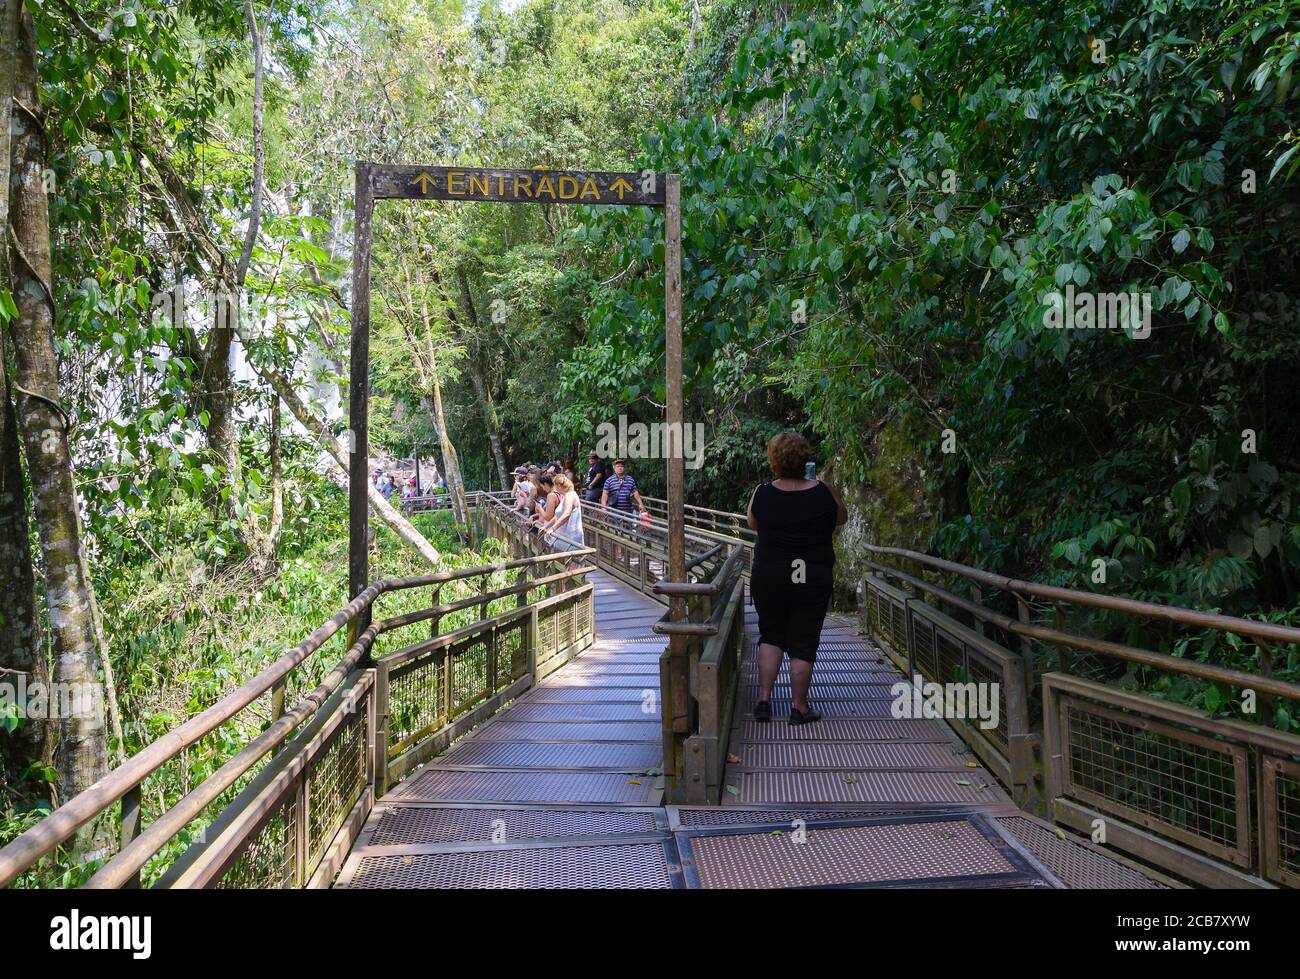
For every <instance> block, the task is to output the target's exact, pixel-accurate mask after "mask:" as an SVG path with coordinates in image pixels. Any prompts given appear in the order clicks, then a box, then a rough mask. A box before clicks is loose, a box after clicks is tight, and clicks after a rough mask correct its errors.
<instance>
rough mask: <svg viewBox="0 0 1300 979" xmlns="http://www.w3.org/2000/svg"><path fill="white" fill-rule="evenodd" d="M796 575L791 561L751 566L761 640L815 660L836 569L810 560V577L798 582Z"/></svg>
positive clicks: (793, 655) (793, 656)
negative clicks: (833, 569)
mask: <svg viewBox="0 0 1300 979" xmlns="http://www.w3.org/2000/svg"><path fill="white" fill-rule="evenodd" d="M792 577H793V576H792V572H791V567H790V565H789V564H788V563H787V564H778V565H774V566H773V565H769V566H764V565H758V564H756V565H754V567H753V568H752V569H751V571H750V578H749V595H750V598H752V599H753V601H754V610H755V611H756V612H757V613H758V641H759V642H760V643H766V644H768V645H769V646H776V647H778V648H779V649H782V650H784V651H785V652H787V653H789V654H790V658H791V659H802V660H807V661H808V662H809V663H812V662H814V661H815V660H816V659H817V645H818V643H820V642H821V637H822V623H823V622H824V621H825V620H826V612H827V610H828V609H829V608H830V604H831V581H832V571H831V568H830V567H822V566H820V565H814V564H809V565H808V566H807V580H806V581H803V582H800V583H797V584H796V583H795V582H794V581H793V580H792Z"/></svg>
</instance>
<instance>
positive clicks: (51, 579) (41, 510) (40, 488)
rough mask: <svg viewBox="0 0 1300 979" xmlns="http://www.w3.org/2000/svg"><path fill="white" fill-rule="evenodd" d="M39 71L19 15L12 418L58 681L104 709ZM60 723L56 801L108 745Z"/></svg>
mask: <svg viewBox="0 0 1300 979" xmlns="http://www.w3.org/2000/svg"><path fill="white" fill-rule="evenodd" d="M38 84H39V82H38V76H37V71H36V38H35V29H34V26H33V23H32V17H31V14H30V13H29V12H26V11H25V12H24V13H23V15H22V26H21V29H20V31H19V43H18V58H17V63H16V66H15V72H14V95H15V103H14V115H13V125H12V132H13V137H12V138H13V145H12V170H11V174H10V202H11V203H10V207H11V211H12V214H11V225H12V233H13V241H14V253H15V255H14V258H15V261H14V263H13V270H14V271H13V283H14V293H15V300H16V303H17V306H18V315H17V316H16V317H14V319H13V320H12V322H11V323H10V333H11V336H12V337H13V342H14V359H15V363H16V367H17V369H16V371H15V385H14V387H15V390H16V391H17V392H18V395H19V397H18V399H17V400H18V420H19V425H20V427H21V428H22V436H23V445H24V448H25V450H26V458H27V469H28V473H29V475H30V478H31V485H32V498H33V501H34V504H35V511H36V526H37V530H38V533H39V536H40V542H41V555H42V558H43V560H44V565H45V598H46V605H47V607H48V609H49V623H50V638H51V639H52V641H53V646H54V656H55V680H56V681H57V682H58V683H60V684H74V685H75V686H72V687H68V688H64V689H67V690H69V691H76V692H78V693H79V694H83V695H85V696H89V697H95V700H94V701H93V702H94V703H95V704H96V705H98V704H102V696H98V697H96V693H97V692H98V693H99V694H100V695H102V690H103V688H102V686H101V681H100V663H99V656H98V655H97V652H96V646H95V629H94V622H93V615H92V608H91V596H90V582H89V581H88V580H87V579H86V576H85V574H84V573H83V567H84V564H83V561H82V554H81V527H80V514H79V513H78V509H77V494H76V489H75V486H74V484H73V472H72V457H71V454H70V452H69V448H68V431H67V422H66V417H65V415H64V413H63V409H62V407H61V406H60V404H59V366H58V361H57V359H56V356H55V352H54V292H53V288H52V282H51V275H52V272H51V263H50V211H49V203H48V201H47V199H46V196H45V188H44V172H45V166H46V145H45V128H44V118H43V116H44V113H43V111H42V110H41V108H40V92H39V90H38ZM69 713H70V714H71V715H72V716H68V717H61V718H60V719H59V735H60V739H59V745H58V754H57V758H58V770H59V790H60V793H61V796H62V798H65V799H66V798H70V797H71V796H73V795H76V794H77V793H78V792H80V791H82V790H83V789H86V788H88V787H89V786H91V785H92V784H93V783H94V782H96V781H98V780H99V779H100V778H102V777H103V775H104V774H105V772H106V770H107V751H106V748H107V745H106V739H105V736H104V716H103V710H102V709H98V710H81V711H71V712H69Z"/></svg>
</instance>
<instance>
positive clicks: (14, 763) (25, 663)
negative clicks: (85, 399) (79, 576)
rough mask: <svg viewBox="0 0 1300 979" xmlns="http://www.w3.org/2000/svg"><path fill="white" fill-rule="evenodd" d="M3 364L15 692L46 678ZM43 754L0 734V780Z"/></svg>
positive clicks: (5, 679) (25, 724) (33, 742)
mask: <svg viewBox="0 0 1300 979" xmlns="http://www.w3.org/2000/svg"><path fill="white" fill-rule="evenodd" d="M11 2H12V0H11ZM6 169H7V168H6ZM7 364H8V357H7V356H6V353H5V343H4V333H3V332H0V683H9V684H12V685H14V686H15V687H16V685H17V674H20V673H21V674H25V675H26V678H27V688H28V690H31V689H32V687H33V685H34V684H37V683H40V684H45V683H47V682H48V681H49V676H48V671H47V670H46V665H45V650H44V649H43V648H42V643H41V619H40V613H39V611H38V609H37V604H36V573H35V571H34V570H33V568H32V549H31V537H30V531H29V529H28V524H27V493H26V490H25V488H24V486H23V470H22V463H21V461H20V459H19V450H18V419H17V417H16V415H15V414H14V406H13V402H12V401H11V400H10V393H9V374H8V368H7ZM49 749H50V740H49V725H48V724H46V722H45V719H44V718H41V717H33V718H24V719H22V720H21V721H20V723H19V726H18V727H17V729H15V730H14V731H13V733H12V734H10V735H7V736H6V735H5V734H3V733H0V779H2V778H3V776H5V775H6V774H8V775H9V777H11V778H12V777H15V776H16V775H17V774H18V772H20V771H21V770H22V769H23V768H24V767H26V764H27V762H30V761H33V760H40V761H42V762H45V763H48V762H49V760H50V754H49Z"/></svg>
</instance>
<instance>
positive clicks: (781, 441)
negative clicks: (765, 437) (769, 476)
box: [767, 432, 813, 479]
mask: <svg viewBox="0 0 1300 979" xmlns="http://www.w3.org/2000/svg"><path fill="white" fill-rule="evenodd" d="M812 455H813V452H812V446H811V445H809V444H808V440H807V439H806V438H804V437H803V436H802V435H800V434H799V433H798V432H778V433H777V434H775V435H773V436H772V439H771V441H769V442H768V443H767V461H768V462H770V463H771V464H772V472H774V473H776V476H777V478H778V479H803V474H804V466H805V465H806V464H807V462H808V460H809V459H811V458H812Z"/></svg>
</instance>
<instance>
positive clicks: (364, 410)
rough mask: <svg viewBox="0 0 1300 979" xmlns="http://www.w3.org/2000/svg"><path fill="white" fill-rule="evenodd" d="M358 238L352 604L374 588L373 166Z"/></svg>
mask: <svg viewBox="0 0 1300 979" xmlns="http://www.w3.org/2000/svg"><path fill="white" fill-rule="evenodd" d="M354 201H355V203H354V207H355V213H356V232H355V235H354V241H353V246H352V247H353V254H352V359H351V376H350V377H349V379H348V425H349V428H350V429H351V432H350V438H349V440H348V449H349V450H350V451H351V453H352V454H351V455H350V456H349V457H348V598H349V599H351V598H356V597H357V595H359V594H361V592H363V591H365V589H366V586H367V585H368V584H369V583H370V581H369V579H370V568H369V565H368V561H369V557H370V555H369V539H368V536H369V535H368V533H367V530H368V527H367V524H368V517H369V509H370V508H369V504H368V502H367V501H366V487H367V485H368V483H369V480H370V472H369V470H370V443H369V440H368V438H367V431H368V427H369V423H370V218H371V214H372V212H373V210H374V197H373V196H372V191H371V187H370V164H369V163H365V162H359V163H358V164H357V172H356V190H355V198H354ZM369 626H370V610H369V609H366V610H365V611H363V612H362V613H361V614H360V615H358V616H357V617H356V618H355V619H353V621H352V625H351V627H350V629H349V631H348V645H349V646H350V645H352V643H354V642H356V640H357V637H358V636H360V635H361V633H362V632H364V631H365V630H366V629H367V628H369Z"/></svg>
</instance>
